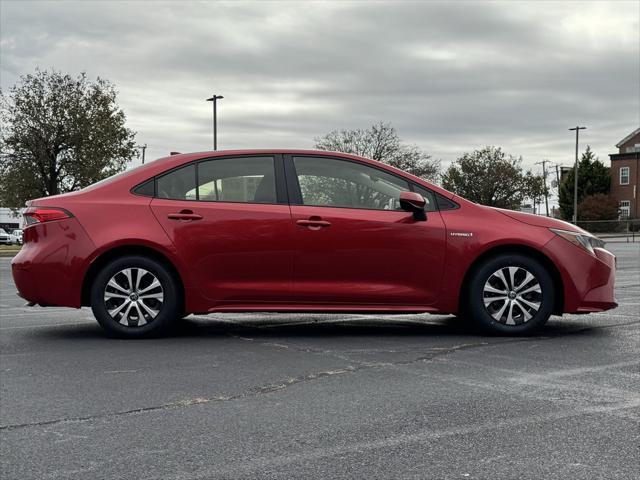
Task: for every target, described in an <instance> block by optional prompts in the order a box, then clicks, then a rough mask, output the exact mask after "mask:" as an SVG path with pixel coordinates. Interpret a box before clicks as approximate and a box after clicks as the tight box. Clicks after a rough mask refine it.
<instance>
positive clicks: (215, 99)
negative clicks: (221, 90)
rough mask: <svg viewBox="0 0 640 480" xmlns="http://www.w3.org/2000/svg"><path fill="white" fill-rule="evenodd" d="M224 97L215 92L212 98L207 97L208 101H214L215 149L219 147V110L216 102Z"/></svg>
mask: <svg viewBox="0 0 640 480" xmlns="http://www.w3.org/2000/svg"><path fill="white" fill-rule="evenodd" d="M222 98H224V97H223V96H222V95H216V94H215V93H214V94H213V95H212V96H211V98H207V102H213V149H214V150H217V149H218V112H217V110H216V103H217V101H218V100H219V99H222Z"/></svg>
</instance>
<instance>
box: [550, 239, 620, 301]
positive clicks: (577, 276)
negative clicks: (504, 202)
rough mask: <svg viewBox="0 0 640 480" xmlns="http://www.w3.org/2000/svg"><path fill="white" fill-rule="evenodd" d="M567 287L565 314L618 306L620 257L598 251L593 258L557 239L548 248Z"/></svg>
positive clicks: (598, 249) (565, 287) (604, 251)
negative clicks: (617, 272)
mask: <svg viewBox="0 0 640 480" xmlns="http://www.w3.org/2000/svg"><path fill="white" fill-rule="evenodd" d="M545 251H546V253H547V255H548V256H549V257H550V258H552V259H553V260H554V263H555V264H556V266H557V267H558V270H559V271H560V274H561V276H562V282H563V284H564V292H563V293H564V308H563V312H565V313H591V312H602V311H605V310H610V309H612V308H615V307H617V306H618V303H617V302H616V300H615V296H614V286H615V273H616V257H615V256H614V255H613V254H612V253H611V252H609V251H607V250H604V249H601V248H597V249H596V250H595V256H594V255H591V254H589V253H587V252H585V251H582V250H581V249H579V248H577V247H576V246H575V245H572V244H571V243H569V242H567V241H566V240H564V239H562V238H560V237H557V238H554V239H552V240H551V241H549V243H547V245H546V246H545Z"/></svg>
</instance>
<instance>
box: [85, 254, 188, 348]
mask: <svg viewBox="0 0 640 480" xmlns="http://www.w3.org/2000/svg"><path fill="white" fill-rule="evenodd" d="M128 269H132V271H130V272H129V273H130V274H131V275H132V277H134V278H133V280H132V283H134V282H136V280H137V279H138V276H140V278H141V280H140V282H139V283H140V290H138V289H137V288H132V287H134V285H129V290H130V291H132V293H135V292H138V291H140V292H141V291H143V290H144V289H145V288H148V287H151V284H152V283H153V281H154V278H155V280H157V281H158V283H159V287H155V288H152V289H151V290H149V291H148V292H149V293H147V295H149V294H153V293H156V294H160V295H162V299H161V300H160V299H158V298H156V299H145V300H144V301H143V300H142V299H141V298H139V297H138V296H137V293H136V296H135V297H134V298H133V300H134V301H132V298H131V297H129V298H128V299H124V298H122V299H121V298H114V299H110V300H109V301H108V302H109V303H107V301H106V300H105V292H106V291H107V289H108V291H109V293H110V294H114V293H116V294H119V295H124V292H121V291H120V290H118V289H114V288H113V287H111V286H109V287H107V284H108V283H109V282H110V280H112V279H114V278H115V279H116V280H117V281H116V283H117V284H118V285H119V286H120V287H122V286H123V285H124V286H125V289H126V285H127V284H128V279H127V276H126V275H125V273H124V272H126V270H128ZM143 271H146V272H147V273H141V272H143ZM116 275H117V276H116ZM145 282H146V283H145ZM142 296H143V295H140V297H142ZM118 301H122V302H123V303H126V302H128V301H129V302H130V303H133V304H134V305H133V308H132V309H130V310H132V311H131V313H130V314H129V315H127V318H123V317H124V310H126V308H125V309H123V310H121V312H120V313H117V314H116V315H115V318H114V317H113V316H112V315H111V314H110V313H109V309H108V305H109V307H112V310H111V311H112V312H113V311H115V310H116V309H117V308H118V306H119V305H122V304H118V303H117V302H118ZM111 302H114V303H111ZM138 302H139V303H138ZM142 303H144V305H142ZM126 306H127V305H125V307H126ZM143 307H146V308H143ZM134 309H135V311H133V310H134ZM156 309H157V310H156ZM182 309H183V306H182V301H181V295H180V289H179V286H178V281H177V280H176V279H175V278H174V274H173V273H172V272H171V271H170V270H169V269H168V268H167V267H165V266H164V265H163V264H162V263H160V262H158V261H156V260H153V259H151V258H149V257H145V256H140V255H127V256H123V257H120V258H117V259H115V260H113V261H111V262H110V263H108V264H107V265H105V266H104V267H103V268H102V270H100V272H98V274H97V275H96V277H95V279H94V280H93V285H92V286H91V310H92V311H93V314H94V316H95V317H96V320H98V323H99V324H100V325H101V326H102V328H104V330H105V331H106V332H107V334H108V335H109V336H112V337H117V338H147V337H156V336H159V335H162V334H163V333H165V332H166V331H167V330H168V328H169V327H170V325H171V324H172V323H173V321H174V320H176V319H177V318H180V315H181V313H182V311H183V310H182ZM153 312H157V313H156V314H155V316H154V317H152V316H151V315H152V314H153ZM138 313H141V316H142V319H140V318H139V316H138V315H137V314H138ZM118 316H121V318H119V319H118V318H117V317H118ZM136 317H138V318H137V319H136ZM118 320H120V322H123V323H120V322H119V321H118ZM143 322H144V324H143V325H139V324H140V323H143Z"/></svg>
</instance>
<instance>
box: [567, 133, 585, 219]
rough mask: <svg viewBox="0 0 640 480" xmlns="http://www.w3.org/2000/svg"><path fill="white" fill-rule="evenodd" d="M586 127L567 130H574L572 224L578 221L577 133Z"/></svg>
mask: <svg viewBox="0 0 640 480" xmlns="http://www.w3.org/2000/svg"><path fill="white" fill-rule="evenodd" d="M586 128H587V127H578V126H577V125H576V126H575V127H574V128H570V129H569V130H575V131H576V166H575V167H574V169H573V224H574V225H577V223H578V133H579V132H580V130H586Z"/></svg>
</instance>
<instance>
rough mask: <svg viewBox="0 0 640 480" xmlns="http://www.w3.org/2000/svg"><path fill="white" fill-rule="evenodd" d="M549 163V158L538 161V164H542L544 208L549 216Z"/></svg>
mask: <svg viewBox="0 0 640 480" xmlns="http://www.w3.org/2000/svg"><path fill="white" fill-rule="evenodd" d="M547 163H549V160H542V161H541V162H538V163H536V165H542V180H543V181H544V208H545V211H546V212H547V217H548V216H549V190H547V169H546V164H547Z"/></svg>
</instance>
